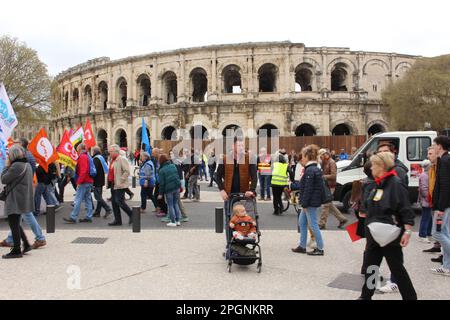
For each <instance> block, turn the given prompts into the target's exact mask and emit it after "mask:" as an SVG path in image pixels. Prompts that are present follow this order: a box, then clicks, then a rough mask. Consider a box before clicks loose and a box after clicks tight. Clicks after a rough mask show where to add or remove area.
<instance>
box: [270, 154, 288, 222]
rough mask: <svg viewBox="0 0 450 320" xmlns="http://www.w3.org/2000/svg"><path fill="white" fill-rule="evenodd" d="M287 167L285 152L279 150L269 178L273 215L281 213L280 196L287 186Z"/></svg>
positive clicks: (281, 203) (281, 202)
mask: <svg viewBox="0 0 450 320" xmlns="http://www.w3.org/2000/svg"><path fill="white" fill-rule="evenodd" d="M288 165H289V164H288V157H287V156H286V151H285V150H284V149H281V150H280V151H279V152H277V153H276V155H275V159H274V162H273V169H272V178H271V186H272V193H273V214H274V215H280V214H282V213H283V201H282V200H281V196H282V195H283V191H284V188H286V187H287V186H288V184H289V173H288V169H289V167H288Z"/></svg>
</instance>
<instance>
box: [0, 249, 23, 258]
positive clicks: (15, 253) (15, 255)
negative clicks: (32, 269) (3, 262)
mask: <svg viewBox="0 0 450 320" xmlns="http://www.w3.org/2000/svg"><path fill="white" fill-rule="evenodd" d="M22 257H23V256H22V252H20V248H19V249H16V248H13V249H11V251H10V252H9V253H8V254H5V255H3V256H2V258H3V259H17V258H22Z"/></svg>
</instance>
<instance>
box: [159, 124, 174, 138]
mask: <svg viewBox="0 0 450 320" xmlns="http://www.w3.org/2000/svg"><path fill="white" fill-rule="evenodd" d="M177 139H178V134H177V129H176V128H175V127H174V126H171V125H169V126H166V127H164V129H162V131H161V140H177Z"/></svg>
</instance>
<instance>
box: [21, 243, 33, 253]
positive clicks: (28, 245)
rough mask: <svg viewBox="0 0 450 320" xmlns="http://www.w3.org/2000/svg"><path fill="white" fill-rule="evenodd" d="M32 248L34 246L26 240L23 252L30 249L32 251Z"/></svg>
mask: <svg viewBox="0 0 450 320" xmlns="http://www.w3.org/2000/svg"><path fill="white" fill-rule="evenodd" d="M31 250H33V247H32V246H31V245H30V244H29V243H28V242H25V243H24V244H23V251H22V254H26V253H27V252H29V251H31Z"/></svg>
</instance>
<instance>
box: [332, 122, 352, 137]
mask: <svg viewBox="0 0 450 320" xmlns="http://www.w3.org/2000/svg"><path fill="white" fill-rule="evenodd" d="M332 135H333V136H349V135H351V130H350V127H349V126H348V125H346V124H344V123H342V124H339V125H337V126H336V127H334V129H333V131H332Z"/></svg>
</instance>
